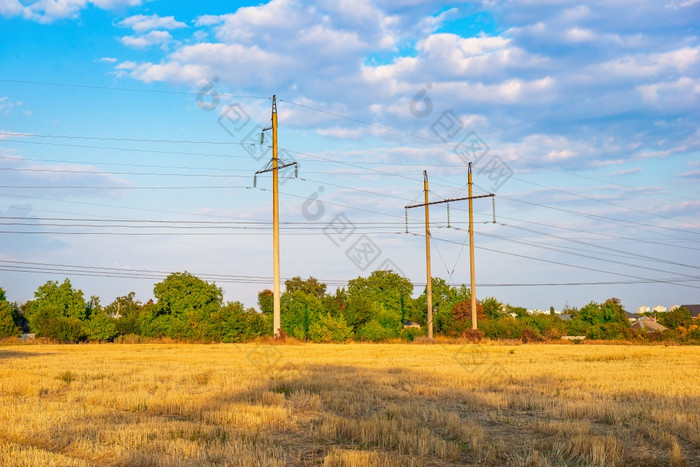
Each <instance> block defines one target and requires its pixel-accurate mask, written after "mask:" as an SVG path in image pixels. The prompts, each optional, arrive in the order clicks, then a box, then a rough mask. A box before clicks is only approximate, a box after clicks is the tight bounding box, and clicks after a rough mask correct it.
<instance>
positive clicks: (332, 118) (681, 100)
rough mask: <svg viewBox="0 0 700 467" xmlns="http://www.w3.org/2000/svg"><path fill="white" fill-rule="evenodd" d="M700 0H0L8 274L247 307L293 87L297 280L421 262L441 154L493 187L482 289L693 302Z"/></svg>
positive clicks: (450, 258) (290, 228)
mask: <svg viewBox="0 0 700 467" xmlns="http://www.w3.org/2000/svg"><path fill="white" fill-rule="evenodd" d="M698 18H700V2H698V1H695V0H668V1H666V2H663V1H662V2H629V1H605V2H603V1H599V2H586V3H585V4H582V3H577V2H567V1H560V2H552V1H544V0H542V1H536V0H535V1H532V0H530V1H506V2H492V1H483V2H443V1H428V2H425V1H422V2H418V1H413V0H397V1H390V0H385V1H381V0H377V1H374V2H372V1H353V2H350V1H319V2H301V1H294V0H273V1H271V2H267V3H253V2H214V1H204V2H196V3H192V2H165V1H143V0H92V1H89V0H54V1H48V0H46V1H43V0H40V1H36V2H34V1H17V0H0V38H1V40H0V57H2V60H0V169H1V170H0V180H2V183H0V185H2V188H0V217H1V219H0V223H2V224H3V226H2V228H1V229H0V230H2V234H1V235H2V241H1V242H0V261H2V262H1V263H0V286H1V287H3V288H4V289H5V290H6V291H7V293H8V296H9V297H10V299H13V300H20V301H23V300H27V299H29V298H31V296H32V294H33V292H34V290H36V288H37V286H38V285H40V284H42V283H44V282H45V281H46V280H49V279H51V280H61V279H62V278H63V277H66V276H67V277H70V278H71V280H72V282H73V283H74V284H75V285H76V286H78V287H80V288H81V289H83V290H84V292H85V293H86V295H98V296H100V297H102V301H103V303H108V302H111V301H112V300H113V299H114V297H115V296H117V295H124V294H126V293H128V292H129V291H131V290H133V291H136V293H137V297H138V298H139V299H141V300H143V301H146V300H148V299H149V298H150V297H151V296H152V288H153V284H154V282H157V281H158V280H159V278H162V277H163V276H164V271H183V270H188V271H190V272H193V273H195V274H199V275H200V276H201V277H203V278H206V279H207V280H216V282H217V284H219V285H221V286H222V287H223V289H224V291H225V295H226V298H227V299H229V300H242V301H244V303H245V304H246V305H249V306H254V305H255V297H256V294H257V292H258V291H260V290H262V289H264V288H266V287H271V278H270V277H271V272H272V264H271V251H270V249H271V244H272V239H271V229H270V225H269V221H270V217H271V193H270V191H269V188H270V179H269V174H268V175H262V176H259V177H258V180H257V182H258V183H257V186H253V173H254V172H255V171H257V170H260V169H261V168H263V167H264V166H265V164H266V162H267V158H269V153H267V142H266V143H265V144H263V145H260V144H259V128H260V127H264V126H267V125H268V122H269V119H270V98H271V96H272V95H273V94H275V95H277V97H278V108H279V123H280V129H279V144H280V148H282V149H283V151H281V153H280V155H281V157H283V158H284V159H285V160H288V161H290V162H291V161H297V162H298V163H299V174H298V177H299V178H296V179H293V178H291V177H292V176H293V173H292V172H287V173H286V177H287V178H290V179H285V180H284V184H283V186H282V192H283V194H282V196H281V212H282V222H284V223H285V224H283V229H282V241H281V242H282V275H283V277H291V276H294V275H301V276H309V275H313V276H315V277H317V278H320V279H322V280H329V281H332V282H331V284H333V285H335V284H337V283H343V282H345V281H347V280H348V279H352V278H354V277H357V276H358V275H367V274H368V273H369V272H371V271H372V270H375V269H377V268H380V267H382V268H383V267H386V266H387V265H389V266H390V267H393V268H396V269H398V270H400V272H401V273H402V274H405V275H406V276H408V277H409V278H410V279H411V280H413V281H414V283H416V284H420V283H424V282H425V272H424V271H425V260H424V239H423V238H422V237H421V234H422V233H423V231H422V228H421V222H422V221H423V217H422V211H420V210H410V211H409V212H408V221H409V228H408V230H409V233H408V234H406V233H405V230H406V226H405V212H404V209H403V207H404V206H405V205H406V204H410V203H411V202H412V201H414V200H417V199H419V198H420V197H421V196H422V193H421V191H422V171H423V170H426V171H427V172H428V177H429V180H430V184H431V194H430V196H431V200H439V199H443V198H447V197H460V196H465V183H466V162H467V161H469V160H471V161H472V162H473V163H474V179H475V184H476V188H475V191H476V192H477V193H478V194H483V193H490V192H493V193H495V194H496V217H497V222H496V223H495V224H494V223H492V222H491V221H492V206H491V203H490V202H489V201H488V200H487V199H484V200H476V201H475V211H476V213H477V214H476V220H477V222H478V223H477V225H476V227H475V231H476V240H475V245H476V247H477V253H476V261H477V284H481V286H478V288H477V295H478V296H479V297H484V296H496V297H497V298H499V299H500V300H502V301H504V302H508V303H512V304H514V305H521V306H526V307H530V308H534V307H538V308H548V307H549V306H555V307H556V308H561V307H563V306H564V304H565V303H567V302H568V304H569V305H570V306H582V305H584V304H585V303H587V302H588V301H590V300H596V301H603V300H605V299H606V298H609V297H613V296H615V297H619V298H621V299H622V302H623V304H625V305H626V306H627V308H628V309H636V308H637V307H638V306H640V305H648V306H651V305H656V304H662V305H665V306H669V305H673V304H677V303H698V302H699V301H700V293H699V292H700V279H699V278H700V271H699V269H700V267H699V265H700V261H698V260H699V259H700V242H699V241H698V240H700V216H699V215H698V214H700V196H699V192H698V179H699V178H700V157H698V155H699V149H700V130H698V128H699V126H698V123H699V122H700V115H699V112H698V108H700V105H699V104H700V102H699V100H700V47H699V42H700V39H699V38H698V21H697V19H698ZM213 93H215V94H216V96H217V97H216V99H215V100H213V101H212V100H211V96H212V95H213ZM255 140H257V143H258V144H255ZM465 209H466V204H464V202H462V203H451V204H450V224H449V227H448V223H447V221H448V219H447V210H446V207H445V206H444V205H440V206H435V207H434V208H433V209H432V210H431V221H432V226H431V230H432V233H433V237H434V241H433V250H432V257H433V258H432V268H433V273H434V275H436V276H440V277H443V278H445V279H448V280H449V281H451V282H455V283H468V282H469V275H468V274H469V273H468V255H467V254H468V248H467V247H466V246H465V238H466V232H465V230H463V229H464V228H465V220H466V211H465ZM358 248H359V249H358ZM363 252H364V253H363ZM574 284H582V285H574ZM416 292H417V293H418V292H419V291H418V288H417V290H416Z"/></svg>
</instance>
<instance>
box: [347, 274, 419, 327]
mask: <svg viewBox="0 0 700 467" xmlns="http://www.w3.org/2000/svg"><path fill="white" fill-rule="evenodd" d="M412 293H413V284H412V283H411V281H410V280H408V279H406V278H405V277H402V276H400V275H399V274H396V273H395V272H392V271H374V272H373V273H371V274H370V275H369V277H366V278H365V277H358V278H356V279H352V280H351V281H349V282H348V291H347V295H348V308H347V310H346V312H345V313H344V318H345V320H346V321H347V323H348V324H350V325H352V326H354V327H355V329H358V326H360V325H362V324H364V323H367V322H368V321H370V320H371V319H372V318H379V313H380V312H381V313H382V314H383V321H384V322H386V323H388V324H390V325H391V326H392V327H396V324H395V323H398V322H400V321H401V317H402V316H405V311H406V310H405V307H406V303H407V301H409V299H410V297H411V295H412Z"/></svg>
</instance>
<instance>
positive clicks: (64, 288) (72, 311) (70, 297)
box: [27, 278, 89, 323]
mask: <svg viewBox="0 0 700 467" xmlns="http://www.w3.org/2000/svg"><path fill="white" fill-rule="evenodd" d="M32 303H33V307H32V309H31V312H35V311H37V310H39V309H42V308H51V309H53V310H55V311H56V313H57V314H58V316H59V317H62V318H75V319H79V320H84V319H87V318H88V317H89V308H88V306H87V303H86V302H85V298H84V297H83V291H82V290H76V289H74V288H73V286H72V285H71V283H70V280H68V279H67V278H66V279H65V280H64V281H63V283H62V284H59V283H58V281H48V282H46V283H45V284H44V285H41V286H39V288H38V289H37V290H36V292H34V300H33V301H32ZM27 319H30V318H29V317H27ZM30 323H31V320H30Z"/></svg>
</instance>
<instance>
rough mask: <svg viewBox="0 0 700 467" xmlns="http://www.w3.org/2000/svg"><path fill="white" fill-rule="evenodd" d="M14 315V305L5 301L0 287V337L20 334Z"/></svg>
mask: <svg viewBox="0 0 700 467" xmlns="http://www.w3.org/2000/svg"><path fill="white" fill-rule="evenodd" d="M15 316H16V307H15V306H14V305H13V304H11V303H10V302H8V301H7V299H6V298H5V291H4V290H3V289H2V288H0V339H1V338H4V337H11V336H18V335H19V334H21V330H20V328H19V327H18V326H17V324H16V321H15V319H16V318H15Z"/></svg>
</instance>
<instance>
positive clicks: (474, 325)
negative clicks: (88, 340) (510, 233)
mask: <svg viewBox="0 0 700 467" xmlns="http://www.w3.org/2000/svg"><path fill="white" fill-rule="evenodd" d="M423 178H424V181H423V190H424V191H425V203H422V204H412V205H409V206H404V209H411V208H418V207H423V206H425V257H426V270H427V277H428V286H427V289H426V294H427V298H428V338H430V339H432V338H433V308H432V300H433V297H432V287H431V277H430V276H431V274H430V228H429V220H428V210H429V209H428V207H429V206H430V205H433V204H443V203H452V202H455V201H464V200H469V274H470V276H471V308H472V329H476V328H477V323H476V273H475V269H476V268H475V266H474V209H473V203H472V200H475V199H477V198H493V197H494V196H495V195H494V194H493V193H489V194H488V195H479V196H473V195H472V163H471V162H470V163H469V172H468V176H467V185H468V189H469V196H467V197H465V198H450V199H443V200H441V201H433V202H432V203H431V202H429V201H428V174H427V172H426V171H423ZM447 206H448V208H449V204H448V205H447ZM494 209H495V208H494ZM495 216H496V214H495V210H494V222H496V217H495ZM407 219H408V217H407ZM406 222H407V224H406V225H408V220H407V221H406ZM448 222H449V221H448Z"/></svg>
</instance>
